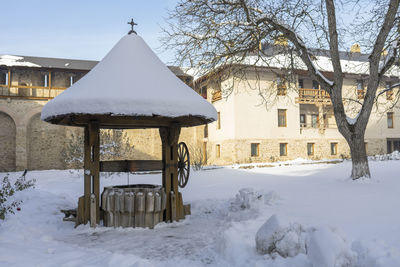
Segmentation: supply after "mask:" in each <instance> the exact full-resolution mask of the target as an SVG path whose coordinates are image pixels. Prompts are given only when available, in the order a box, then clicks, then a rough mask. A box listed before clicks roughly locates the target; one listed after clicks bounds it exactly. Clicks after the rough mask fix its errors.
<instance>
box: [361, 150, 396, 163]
mask: <svg viewBox="0 0 400 267" xmlns="http://www.w3.org/2000/svg"><path fill="white" fill-rule="evenodd" d="M368 160H373V161H385V160H400V152H399V151H394V152H392V153H390V154H382V155H375V156H369V157H368Z"/></svg>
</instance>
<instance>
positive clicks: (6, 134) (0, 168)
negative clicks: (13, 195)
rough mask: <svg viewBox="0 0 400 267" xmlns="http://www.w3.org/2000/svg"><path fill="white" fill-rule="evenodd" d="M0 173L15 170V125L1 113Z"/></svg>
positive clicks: (7, 116)
mask: <svg viewBox="0 0 400 267" xmlns="http://www.w3.org/2000/svg"><path fill="white" fill-rule="evenodd" d="M0 125H1V127H0V159H1V160H0V172H4V171H13V170H15V132H16V130H15V123H14V121H13V119H12V118H11V117H10V116H9V115H7V114H5V113H3V112H0Z"/></svg>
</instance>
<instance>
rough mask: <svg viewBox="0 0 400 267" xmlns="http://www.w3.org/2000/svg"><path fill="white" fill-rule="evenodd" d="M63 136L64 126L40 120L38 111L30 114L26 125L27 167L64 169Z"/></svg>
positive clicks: (64, 134) (32, 168)
mask: <svg viewBox="0 0 400 267" xmlns="http://www.w3.org/2000/svg"><path fill="white" fill-rule="evenodd" d="M32 114H33V113H32ZM29 116H30V115H29V114H27V116H26V117H29ZM65 137H66V131H65V127H64V126H58V125H53V124H50V123H47V122H43V121H41V120H40V113H36V114H34V115H31V116H30V120H29V123H28V126H27V148H28V149H27V151H28V152H27V154H28V155H27V158H28V169H29V170H48V169H64V168H65V163H64V161H63V156H62V151H63V148H64V145H65Z"/></svg>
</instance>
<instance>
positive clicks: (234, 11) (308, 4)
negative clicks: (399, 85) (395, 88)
mask: <svg viewBox="0 0 400 267" xmlns="http://www.w3.org/2000/svg"><path fill="white" fill-rule="evenodd" d="M337 2H338V3H336V2H335V1H334V0H321V1H317V0H181V1H179V2H178V4H177V6H176V8H175V9H174V10H173V11H171V13H170V18H169V20H168V23H169V26H168V28H167V29H165V33H166V37H165V39H164V40H165V45H166V47H167V49H176V50H177V55H178V60H179V61H180V63H181V64H182V65H190V66H192V67H197V68H199V69H201V70H206V71H210V70H215V69H218V68H219V69H221V68H227V67H232V66H234V65H243V64H244V65H254V66H257V64H258V63H259V62H265V63H266V64H268V62H270V61H271V58H268V57H267V56H266V55H265V54H264V50H263V49H262V45H260V44H263V43H272V42H273V41H274V40H276V38H281V37H284V38H286V39H287V40H289V46H288V49H287V50H286V51H283V53H285V54H286V56H290V57H295V58H297V59H299V61H300V62H301V64H302V65H303V66H304V69H306V70H307V72H308V74H309V76H310V77H311V78H312V79H314V80H316V81H318V82H319V84H320V86H321V88H322V89H323V90H325V91H326V92H327V93H328V94H329V95H330V98H331V102H332V106H333V111H334V116H335V120H336V124H337V126H338V130H339V132H340V133H341V134H342V135H343V137H344V138H345V140H346V141H347V143H348V145H349V147H350V153H351V158H352V173H351V177H352V178H353V179H357V178H360V177H370V171H369V166H368V159H367V156H366V150H365V146H364V135H365V130H366V127H367V124H368V120H369V118H370V114H371V110H372V107H373V105H374V103H375V102H376V100H377V97H378V96H379V95H380V94H382V92H377V91H378V86H379V84H380V83H381V82H382V81H383V78H384V76H385V73H387V72H388V71H389V70H390V69H391V68H392V67H393V65H394V63H395V60H396V58H397V50H398V47H399V32H398V28H399V17H398V13H399V0H386V1H383V0H375V1H363V0H355V1H351V0H348V1H337ZM349 9H352V10H354V11H352V12H353V13H352V16H353V17H354V20H353V21H351V22H350V23H349V22H347V21H348V20H349V19H348V17H349V15H348V13H347V14H346V12H347V10H349ZM359 14H362V16H361V15H359ZM346 15H347V18H346ZM349 25H351V26H349ZM351 27H353V29H355V31H354V32H351V31H350V30H349V29H351ZM350 37H353V39H352V40H354V38H358V40H356V41H362V39H363V40H364V41H365V42H364V43H365V44H368V45H369V47H370V49H369V51H368V53H369V57H368V62H367V63H366V64H364V66H365V65H366V68H367V73H368V78H367V81H366V84H367V89H366V93H365V97H364V99H363V100H362V101H359V103H360V107H359V111H358V115H357V116H356V117H355V118H350V117H348V116H347V115H346V110H345V105H344V100H343V90H342V89H343V78H344V71H343V70H342V68H343V66H342V64H341V61H340V60H341V57H340V51H339V49H341V48H342V45H343V44H345V43H348V42H349V38H350ZM312 48H323V49H326V50H327V51H328V55H329V57H330V58H331V67H332V69H333V75H332V76H329V77H328V76H327V75H326V74H323V73H322V72H320V71H319V69H318V67H317V66H316V64H315V57H314V55H313V52H312V51H313V49H312ZM384 49H387V50H388V53H387V54H386V55H385V56H383V55H382V51H384ZM289 67H290V66H286V68H289ZM390 89H391V88H390Z"/></svg>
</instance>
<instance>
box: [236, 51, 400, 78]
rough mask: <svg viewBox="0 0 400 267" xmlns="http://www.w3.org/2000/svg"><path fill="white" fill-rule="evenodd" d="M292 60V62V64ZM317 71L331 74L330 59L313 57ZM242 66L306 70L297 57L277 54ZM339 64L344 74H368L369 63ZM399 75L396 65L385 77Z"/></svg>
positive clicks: (252, 60)
mask: <svg viewBox="0 0 400 267" xmlns="http://www.w3.org/2000/svg"><path fill="white" fill-rule="evenodd" d="M292 60H293V62H292ZM312 62H313V63H314V64H315V66H316V67H317V69H318V70H319V71H323V72H333V65H332V60H331V58H329V57H327V56H315V59H314V60H312ZM243 63H244V64H248V65H255V66H259V67H272V68H291V66H292V65H293V66H294V68H295V69H298V70H307V67H306V65H305V64H304V63H303V61H302V60H301V59H300V57H298V56H293V58H292V59H291V58H290V57H289V56H288V55H283V54H278V55H274V56H268V57H264V58H261V59H260V58H259V57H257V56H249V57H247V58H246V59H245V60H244V62H243ZM340 64H341V66H342V70H343V72H344V73H351V74H363V75H368V74H369V62H368V61H358V60H349V59H340ZM399 74H400V70H399V67H397V66H396V65H394V66H392V67H391V68H390V69H389V70H388V71H387V72H386V74H385V75H387V76H398V75H399Z"/></svg>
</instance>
